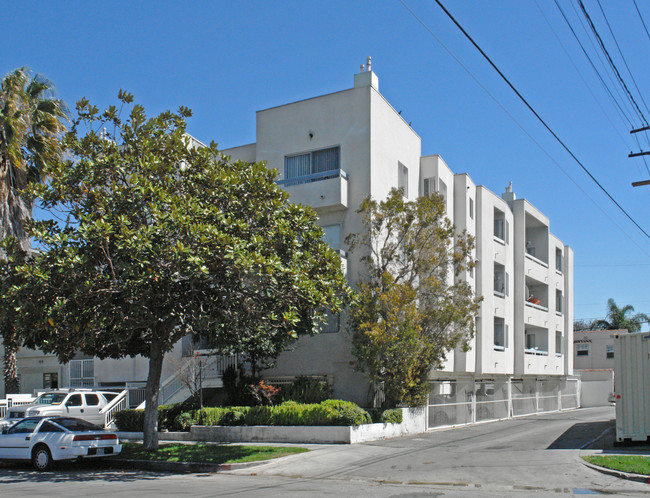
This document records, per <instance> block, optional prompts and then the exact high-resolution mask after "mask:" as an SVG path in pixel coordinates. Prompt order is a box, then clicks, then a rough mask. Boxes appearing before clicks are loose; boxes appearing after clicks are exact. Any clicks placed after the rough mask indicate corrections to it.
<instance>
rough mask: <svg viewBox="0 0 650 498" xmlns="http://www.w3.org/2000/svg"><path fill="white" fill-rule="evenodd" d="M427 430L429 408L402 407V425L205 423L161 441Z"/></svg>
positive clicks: (347, 440) (312, 438)
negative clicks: (347, 425)
mask: <svg viewBox="0 0 650 498" xmlns="http://www.w3.org/2000/svg"><path fill="white" fill-rule="evenodd" d="M425 431H426V410H425V408H423V407H422V408H402V423H401V424H365V425H359V426H355V427H337V426H239V427H226V426H205V425H194V426H192V428H191V430H190V432H189V433H188V432H161V433H159V439H160V440H161V441H205V442H207V441H214V442H224V443H235V442H237V443H244V442H256V443H258V442H264V443H315V444H318V443H323V444H328V443H329V444H332V443H335V444H336V443H338V444H354V443H361V442H364V441H376V440H378V439H385V438H390V437H399V436H406V435H409V434H419V433H421V432H425ZM118 434H119V437H120V439H142V433H141V432H119V433H118Z"/></svg>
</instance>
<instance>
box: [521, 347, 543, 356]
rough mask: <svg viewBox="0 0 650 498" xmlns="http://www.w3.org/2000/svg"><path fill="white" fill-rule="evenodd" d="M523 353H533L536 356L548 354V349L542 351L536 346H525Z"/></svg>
mask: <svg viewBox="0 0 650 498" xmlns="http://www.w3.org/2000/svg"><path fill="white" fill-rule="evenodd" d="M524 353H526V354H534V355H536V356H548V351H544V350H542V349H538V348H526V349H524Z"/></svg>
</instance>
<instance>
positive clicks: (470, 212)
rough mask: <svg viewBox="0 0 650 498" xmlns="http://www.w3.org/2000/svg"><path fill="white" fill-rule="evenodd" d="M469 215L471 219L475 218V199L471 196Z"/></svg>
mask: <svg viewBox="0 0 650 498" xmlns="http://www.w3.org/2000/svg"><path fill="white" fill-rule="evenodd" d="M469 217H470V219H472V220H473V219H474V199H472V198H471V197H470V198H469Z"/></svg>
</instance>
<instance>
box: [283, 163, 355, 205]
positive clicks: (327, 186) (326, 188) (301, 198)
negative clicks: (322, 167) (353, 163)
mask: <svg viewBox="0 0 650 498" xmlns="http://www.w3.org/2000/svg"><path fill="white" fill-rule="evenodd" d="M348 178H349V176H348V174H347V173H346V172H345V171H343V170H341V169H336V170H330V171H321V172H320V173H313V174H310V175H304V176H296V177H293V178H287V179H283V180H278V181H277V184H278V185H279V186H280V187H282V188H284V190H286V191H287V192H288V193H289V196H290V199H291V202H295V203H297V204H304V205H307V206H311V207H312V208H314V209H328V210H337V209H347V207H348Z"/></svg>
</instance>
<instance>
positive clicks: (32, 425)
mask: <svg viewBox="0 0 650 498" xmlns="http://www.w3.org/2000/svg"><path fill="white" fill-rule="evenodd" d="M40 421H41V419H39V418H26V419H25V420H21V421H20V422H18V423H17V424H16V425H14V426H13V427H11V428H10V429H9V431H8V433H9V434H31V433H32V432H34V429H36V426H37V425H38V423H39V422H40Z"/></svg>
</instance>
